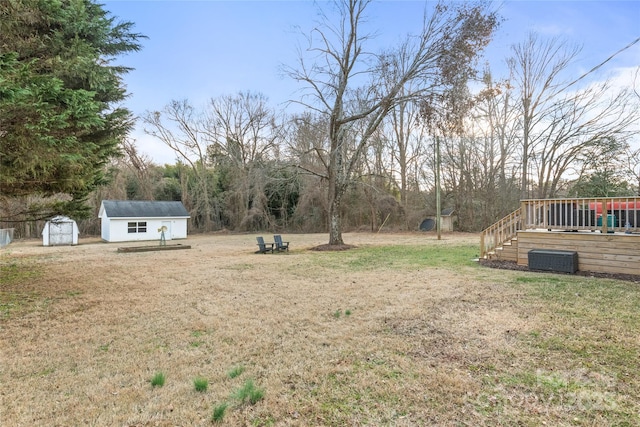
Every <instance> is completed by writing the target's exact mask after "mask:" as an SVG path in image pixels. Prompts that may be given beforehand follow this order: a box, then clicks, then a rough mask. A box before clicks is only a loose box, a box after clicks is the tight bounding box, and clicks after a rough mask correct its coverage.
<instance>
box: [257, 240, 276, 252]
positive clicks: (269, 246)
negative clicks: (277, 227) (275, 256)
mask: <svg viewBox="0 0 640 427" xmlns="http://www.w3.org/2000/svg"><path fill="white" fill-rule="evenodd" d="M256 240H257V241H258V251H257V252H256V253H257V254H266V253H267V252H271V253H273V243H265V242H264V239H263V238H262V236H258V237H256Z"/></svg>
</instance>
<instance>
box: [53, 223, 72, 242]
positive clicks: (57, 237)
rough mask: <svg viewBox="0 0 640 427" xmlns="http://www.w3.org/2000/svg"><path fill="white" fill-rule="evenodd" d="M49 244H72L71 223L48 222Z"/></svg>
mask: <svg viewBox="0 0 640 427" xmlns="http://www.w3.org/2000/svg"><path fill="white" fill-rule="evenodd" d="M49 244H50V245H52V246H54V245H71V244H73V223H72V222H58V223H56V222H51V223H49Z"/></svg>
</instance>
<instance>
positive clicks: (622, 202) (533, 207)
mask: <svg viewBox="0 0 640 427" xmlns="http://www.w3.org/2000/svg"><path fill="white" fill-rule="evenodd" d="M529 229H543V230H544V229H546V230H549V231H551V230H558V231H562V230H564V231H593V232H595V231H600V232H602V233H614V232H626V233H636V232H639V231H640V197H594V198H561V199H529V200H522V201H521V206H520V209H518V210H516V211H514V212H512V213H510V214H509V215H507V216H506V217H504V218H503V219H501V220H500V221H498V222H496V223H495V224H493V225H491V226H490V227H488V228H486V229H485V230H483V232H482V235H481V237H480V252H481V254H480V256H481V257H485V256H486V255H487V254H488V253H489V252H491V251H493V250H495V249H496V248H498V247H500V246H501V245H502V244H504V243H505V242H507V241H509V240H510V239H512V238H514V237H515V236H516V234H517V230H529Z"/></svg>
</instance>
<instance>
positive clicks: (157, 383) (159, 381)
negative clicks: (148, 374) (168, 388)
mask: <svg viewBox="0 0 640 427" xmlns="http://www.w3.org/2000/svg"><path fill="white" fill-rule="evenodd" d="M165 381H166V377H165V375H164V373H162V372H156V374H155V375H154V376H153V377H152V378H151V387H162V386H163V385H164V383H165Z"/></svg>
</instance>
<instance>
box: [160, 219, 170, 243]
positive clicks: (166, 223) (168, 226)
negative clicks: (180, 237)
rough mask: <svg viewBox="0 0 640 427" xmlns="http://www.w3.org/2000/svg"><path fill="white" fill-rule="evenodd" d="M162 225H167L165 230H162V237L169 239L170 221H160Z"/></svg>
mask: <svg viewBox="0 0 640 427" xmlns="http://www.w3.org/2000/svg"><path fill="white" fill-rule="evenodd" d="M162 226H163V227H167V231H165V232H164V239H165V240H171V221H162Z"/></svg>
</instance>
